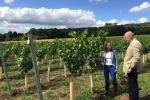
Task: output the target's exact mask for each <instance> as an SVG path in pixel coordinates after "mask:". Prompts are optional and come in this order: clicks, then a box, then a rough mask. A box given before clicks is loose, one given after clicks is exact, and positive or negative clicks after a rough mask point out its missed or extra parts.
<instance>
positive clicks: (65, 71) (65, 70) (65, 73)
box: [64, 65, 67, 78]
mask: <svg viewBox="0 0 150 100" xmlns="http://www.w3.org/2000/svg"><path fill="white" fill-rule="evenodd" d="M64 75H65V78H66V77H67V69H66V65H64Z"/></svg>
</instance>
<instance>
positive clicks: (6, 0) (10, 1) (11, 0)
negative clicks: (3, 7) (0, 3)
mask: <svg viewBox="0 0 150 100" xmlns="http://www.w3.org/2000/svg"><path fill="white" fill-rule="evenodd" d="M4 2H5V3H9V4H10V3H13V2H14V0H4Z"/></svg>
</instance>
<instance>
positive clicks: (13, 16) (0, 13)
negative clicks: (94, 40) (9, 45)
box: [0, 7, 148, 33]
mask: <svg viewBox="0 0 150 100" xmlns="http://www.w3.org/2000/svg"><path fill="white" fill-rule="evenodd" d="M147 21H148V19H147V18H141V19H139V20H137V21H133V20H131V21H130V20H117V19H112V20H109V21H102V20H98V21H97V20H96V19H95V15H94V12H92V11H86V10H81V9H77V10H70V9H68V8H61V9H46V8H39V9H33V8H15V9H10V8H9V7H0V33H7V32H8V31H12V32H13V31H17V32H18V33H19V32H21V33H25V32H28V31H29V30H30V28H73V27H74V28H79V27H101V26H104V25H105V23H106V22H107V23H117V24H118V25H122V24H123V25H124V24H129V23H138V22H139V23H141V22H147Z"/></svg>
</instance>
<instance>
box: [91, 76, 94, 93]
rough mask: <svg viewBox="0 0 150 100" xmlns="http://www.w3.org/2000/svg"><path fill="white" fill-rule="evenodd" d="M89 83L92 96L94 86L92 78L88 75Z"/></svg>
mask: <svg viewBox="0 0 150 100" xmlns="http://www.w3.org/2000/svg"><path fill="white" fill-rule="evenodd" d="M90 83H91V93H92V94H93V93H94V92H93V91H94V84H93V77H92V75H90Z"/></svg>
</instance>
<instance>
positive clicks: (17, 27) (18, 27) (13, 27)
mask: <svg viewBox="0 0 150 100" xmlns="http://www.w3.org/2000/svg"><path fill="white" fill-rule="evenodd" d="M29 29H30V27H27V26H23V25H21V24H12V23H7V22H4V24H3V26H1V27H0V33H7V32H8V31H12V32H14V31H16V32H17V33H19V32H20V33H25V32H28V31H29Z"/></svg>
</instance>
